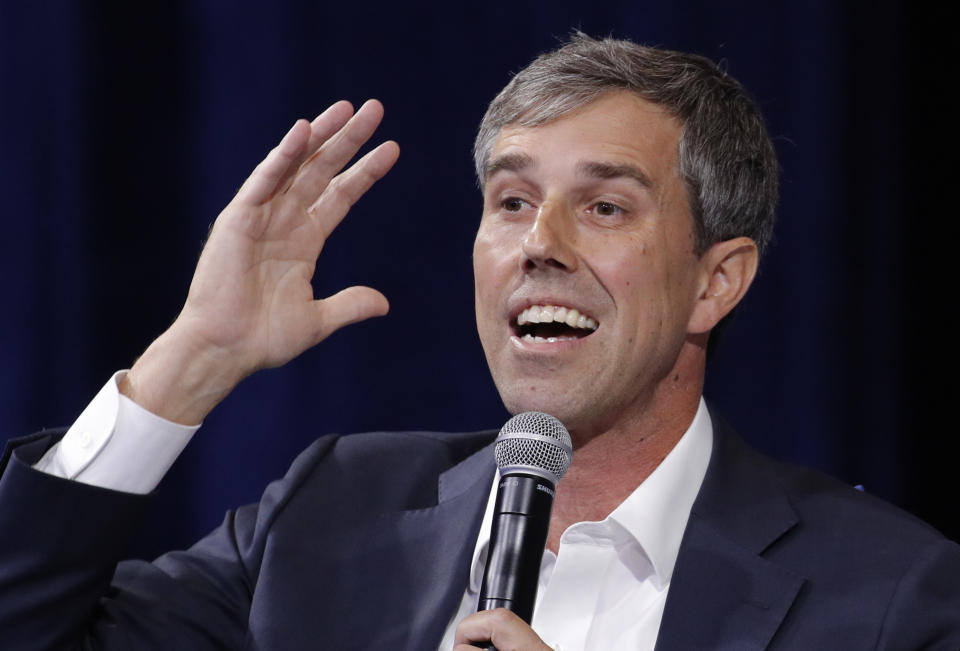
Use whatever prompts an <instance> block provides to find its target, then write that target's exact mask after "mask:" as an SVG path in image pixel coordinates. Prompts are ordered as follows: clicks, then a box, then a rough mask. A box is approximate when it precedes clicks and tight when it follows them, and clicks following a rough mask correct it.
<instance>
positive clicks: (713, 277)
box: [687, 237, 758, 334]
mask: <svg viewBox="0 0 960 651" xmlns="http://www.w3.org/2000/svg"><path fill="white" fill-rule="evenodd" d="M757 262H758V253H757V245H756V243H755V242H754V241H753V240H752V239H750V238H749V237H735V238H733V239H731V240H724V241H723V242H717V243H716V244H714V245H713V246H711V247H710V248H709V249H707V251H706V252H705V253H704V254H703V255H702V256H701V257H700V279H699V283H700V285H699V289H700V293H699V295H698V296H697V301H696V303H695V304H694V306H693V312H692V313H691V315H690V323H689V324H688V326H687V331H688V332H689V333H691V334H699V333H705V332H709V331H710V330H711V329H712V328H713V327H714V326H715V325H717V323H719V322H720V319H722V318H723V317H725V316H727V314H729V313H730V312H731V310H733V308H735V307H736V306H737V303H739V302H740V299H742V298H743V296H744V295H745V294H746V293H747V290H748V289H749V288H750V283H752V282H753V278H754V276H756V274H757Z"/></svg>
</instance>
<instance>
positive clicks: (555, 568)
mask: <svg viewBox="0 0 960 651" xmlns="http://www.w3.org/2000/svg"><path fill="white" fill-rule="evenodd" d="M123 373H124V371H120V372H119V373H117V374H116V375H114V376H113V377H112V378H111V379H110V380H109V381H108V382H107V384H106V385H105V386H104V387H103V389H101V391H100V392H99V393H98V394H97V396H96V397H95V398H94V399H93V401H91V403H90V404H89V405H88V406H87V408H86V409H85V410H84V411H83V413H82V414H81V415H80V417H79V418H78V419H77V421H76V422H75V423H74V424H73V426H72V427H70V429H69V430H68V431H67V433H66V434H65V435H64V437H63V439H62V440H61V441H60V443H58V444H57V445H55V446H54V447H52V448H51V449H50V450H49V451H48V452H47V453H46V454H45V455H44V456H43V458H41V459H40V461H38V462H37V464H36V466H35V467H36V468H37V469H39V470H42V471H44V472H48V473H50V474H53V475H57V476H59V477H65V478H68V479H74V480H76V481H81V482H84V483H88V484H93V485H95V486H101V487H104V488H111V489H114V490H121V491H127V492H131V493H141V494H144V493H149V492H150V491H152V490H153V489H154V488H155V487H156V486H157V484H159V483H160V480H161V479H162V478H163V475H164V474H165V473H166V471H167V470H168V469H169V467H170V466H171V465H172V464H173V462H174V461H175V460H176V458H177V456H178V455H179V454H180V453H181V452H182V451H183V448H184V447H186V445H187V443H188V442H189V441H190V438H191V437H192V436H193V434H194V433H195V432H196V431H197V429H199V425H198V426H196V427H187V426H183V425H178V424H176V423H172V422H170V421H167V420H165V419H163V418H160V417H159V416H156V415H154V414H152V413H150V412H148V411H146V410H145V409H143V408H142V407H140V406H139V405H137V404H136V403H134V402H133V401H132V400H130V399H129V398H127V397H126V396H123V395H122V394H120V393H119V391H118V389H117V385H118V383H119V381H120V379H121V378H122V377H123V375H122V374H123ZM712 446H713V434H712V425H711V422H710V414H709V413H708V411H707V408H706V405H705V404H704V402H703V400H702V399H701V400H700V405H699V408H698V409H697V413H696V416H695V417H694V419H693V422H692V423H691V424H690V427H689V428H688V429H687V431H686V433H685V434H684V435H683V437H682V438H681V439H680V441H679V442H678V443H677V445H676V446H675V447H674V449H673V450H672V451H671V452H670V454H668V455H667V457H666V458H665V459H664V460H663V461H662V462H661V463H660V465H659V466H658V467H657V468H656V469H655V470H654V471H653V473H651V474H650V476H649V477H647V479H646V480H645V481H644V482H643V483H642V484H640V485H639V486H638V487H637V488H636V490H634V491H633V493H631V494H630V496H629V497H627V499H626V500H624V501H623V502H622V503H621V504H620V505H619V506H618V507H617V508H616V509H614V511H613V512H612V513H611V514H610V515H609V516H607V517H606V518H605V519H604V520H603V521H602V522H578V523H575V524H573V525H571V526H570V527H568V528H567V530H566V531H564V533H563V535H562V536H561V538H560V547H559V553H558V554H556V555H555V554H554V553H553V552H551V551H550V550H546V551H544V555H543V561H542V563H541V565H540V581H539V589H538V593H537V605H536V608H535V610H534V617H533V629H534V630H535V631H536V632H537V634H538V635H540V637H541V638H542V639H543V640H544V642H546V643H547V644H548V645H550V646H551V647H552V648H553V649H555V650H556V651H580V650H586V649H591V650H592V649H603V650H617V649H631V650H650V651H652V649H653V648H654V645H655V644H656V641H657V632H658V630H659V628H660V620H661V618H662V616H663V608H664V605H665V603H666V598H667V591H668V589H669V587H670V577H671V576H672V574H673V566H674V564H675V563H676V560H677V553H678V552H679V549H680V540H681V538H682V537H683V532H684V529H685V528H686V525H687V519H688V518H689V516H690V509H691V507H692V506H693V501H694V499H695V498H696V495H697V493H698V492H699V490H700V485H701V484H702V483H703V478H704V475H705V474H706V470H707V464H708V462H709V460H710V453H711V450H712ZM496 487H497V482H496V478H495V481H494V482H493V484H492V486H491V488H490V495H489V497H488V499H487V508H486V511H485V513H484V516H483V522H482V523H481V526H480V534H479V536H478V538H477V542H476V545H475V546H474V551H473V558H472V564H471V570H470V581H469V584H468V585H467V587H466V590H465V591H464V594H463V597H462V599H461V601H460V607H459V609H458V611H457V612H456V613H455V614H454V616H453V617H452V618H451V619H450V622H449V624H448V626H447V630H446V632H445V634H444V637H443V639H442V641H441V644H440V647H439V648H440V650H441V651H448V650H449V649H451V648H452V647H453V640H454V633H455V631H456V626H457V624H458V623H459V622H460V620H462V619H463V618H464V617H466V616H467V615H469V614H470V613H472V612H474V611H475V610H476V605H477V598H478V596H479V592H480V584H481V582H482V579H483V570H484V565H485V562H486V556H487V548H488V546H489V542H490V527H491V523H492V520H493V507H494V499H495V496H496Z"/></svg>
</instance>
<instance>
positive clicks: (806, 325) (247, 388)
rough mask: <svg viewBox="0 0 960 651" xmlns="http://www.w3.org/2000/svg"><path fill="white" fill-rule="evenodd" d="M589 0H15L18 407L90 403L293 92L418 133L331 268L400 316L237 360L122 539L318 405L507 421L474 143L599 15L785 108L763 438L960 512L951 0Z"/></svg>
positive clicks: (443, 421) (322, 409) (235, 467)
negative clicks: (944, 114) (942, 1)
mask: <svg viewBox="0 0 960 651" xmlns="http://www.w3.org/2000/svg"><path fill="white" fill-rule="evenodd" d="M585 4H586V3H582V2H569V1H566V0H555V1H554V2H551V3H543V4H533V3H531V4H527V3H522V2H513V3H485V4H469V3H464V4H462V5H461V4H457V3H439V2H438V3H417V2H408V3H383V5H382V6H376V5H374V6H369V5H363V4H357V3H330V2H319V1H306V0H273V1H271V2H231V3H228V2H218V1H216V0H189V1H187V0H171V1H170V2H165V3H161V4H153V5H147V6H139V5H138V3H127V2H79V1H73V2H71V1H67V0H59V1H57V0H50V1H48V2H36V3H33V2H31V3H27V2H14V1H13V0H3V1H2V2H0V190H2V195H0V197H2V203H0V219H2V225H3V230H2V233H3V237H0V246H2V257H0V259H2V265H3V267H2V273H3V276H2V277H3V282H4V283H5V290H6V296H5V307H4V310H3V318H2V319H0V327H2V338H0V342H2V346H3V360H4V362H5V363H4V364H3V367H2V370H0V423H2V425H3V428H4V430H3V438H11V437H14V436H18V435H23V434H27V433H30V432H32V431H35V430H38V429H40V428H43V427H51V426H58V425H68V424H69V423H70V422H72V420H73V419H74V418H75V417H76V415H77V414H78V413H79V412H80V410H81V409H82V408H83V406H84V405H85V404H86V402H87V401H88V400H89V399H90V398H91V397H92V396H93V395H94V394H95V392H96V391H97V390H98V389H99V387H100V386H101V385H102V384H103V382H104V381H106V379H107V378H108V377H109V376H110V374H111V373H112V372H113V371H114V370H116V369H118V368H124V367H129V366H130V365H131V364H132V363H133V361H134V359H135V358H136V356H137V355H138V354H139V353H140V352H141V351H142V350H143V349H144V348H145V347H146V345H147V344H148V343H149V342H150V340H151V339H152V338H153V337H155V336H156V335H158V334H159V333H160V332H162V331H163V330H164V328H165V327H166V326H167V325H168V324H169V323H170V322H171V321H172V320H173V318H174V317H175V316H176V314H177V312H178V311H179V309H180V306H181V305H182V301H183V299H184V297H185V295H186V290H187V287H188V285H189V281H190V277H191V273H192V270H193V266H194V264H195V261H196V259H197V255H198V253H199V251H200V248H201V246H202V242H203V240H204V237H205V235H206V232H207V229H208V228H209V225H210V224H211V222H212V221H213V219H214V218H215V217H216V215H217V213H218V212H219V210H220V209H221V208H222V207H223V206H224V205H225V204H226V203H227V201H229V199H230V197H231V196H232V195H233V193H234V192H235V191H236V189H237V188H238V187H239V185H240V183H241V182H242V181H243V179H244V178H245V177H246V176H247V174H248V173H249V172H250V171H251V170H252V168H253V167H254V166H255V165H256V164H257V163H258V162H259V161H260V160H261V158H262V157H263V156H264V155H265V153H266V152H267V151H268V150H269V149H270V148H271V147H272V146H273V145H274V144H275V143H276V142H277V141H278V140H279V138H280V137H281V136H282V135H283V134H284V133H285V132H286V130H287V129H288V128H289V127H290V125H291V124H292V123H293V121H294V120H295V119H296V118H298V117H308V118H312V117H313V116H315V115H316V114H317V113H319V112H320V111H321V110H322V109H323V108H325V107H326V106H327V105H329V104H330V103H332V102H333V101H335V100H337V99H340V98H346V99H350V100H351V101H353V102H354V103H355V104H356V105H359V104H360V103H361V102H362V101H364V100H365V99H366V98H368V97H377V98H379V99H381V100H382V101H383V102H384V104H385V106H386V111H387V114H386V119H385V121H384V123H383V125H382V126H381V129H380V131H379V134H378V135H379V136H381V137H382V138H392V139H395V140H397V141H398V142H399V143H400V146H401V152H402V153H401V158H400V162H399V163H398V165H397V167H396V168H395V169H394V171H392V172H391V173H390V174H389V175H388V176H387V178H386V179H384V180H383V181H382V182H381V183H379V184H378V185H377V186H376V187H375V188H374V189H373V190H372V191H371V192H370V193H369V195H368V196H367V197H365V198H364V199H363V200H362V201H361V202H360V203H359V204H358V205H357V206H356V207H355V209H354V210H353V212H352V213H351V214H350V215H349V216H348V217H347V219H346V221H345V222H344V223H343V225H342V226H341V227H340V229H338V230H337V231H336V233H335V235H334V236H333V237H332V238H331V240H330V241H329V243H328V245H327V248H326V249H325V251H324V252H323V255H322V257H321V260H320V264H319V265H318V269H317V274H316V282H315V286H316V290H317V293H318V294H322V295H327V294H329V293H332V292H333V291H336V290H337V289H339V288H341V287H344V286H346V285H348V284H357V283H363V284H369V285H371V286H374V287H377V288H379V289H381V290H382V291H383V292H384V293H385V294H386V295H387V296H388V297H389V298H390V300H391V304H392V310H391V313H390V315H389V316H388V317H386V318H384V319H378V320H374V321H371V322H368V323H364V324H361V325H358V326H354V327H351V328H348V329H346V330H344V331H341V332H339V333H337V334H336V335H334V336H333V337H332V338H331V339H330V340H328V341H327V342H325V343H324V344H323V345H321V346H320V347H318V348H317V349H315V350H312V351H310V352H308V353H307V354H305V355H303V356H302V357H301V358H299V359H297V360H295V361H294V362H292V363H291V364H289V365H288V366H286V367H284V368H282V369H279V370H272V371H267V372H263V373H260V374H257V375H256V376H254V377H252V378H250V379H248V380H247V381H245V382H244V383H243V384H242V385H241V386H240V387H239V388H238V389H237V390H236V391H235V392H234V393H233V394H232V395H231V396H230V397H229V398H228V399H227V400H226V402H225V403H224V404H223V405H221V407H220V408H218V409H217V410H216V411H215V412H214V413H213V414H212V415H211V416H210V417H209V419H208V420H207V422H206V424H205V426H204V428H203V429H202V430H201V432H200V433H199V435H198V436H197V437H196V439H195V440H194V441H193V442H192V443H191V445H190V447H189V448H188V450H187V451H186V453H185V454H184V455H183V457H182V458H181V459H180V460H179V461H178V462H177V464H176V465H175V466H174V468H173V470H172V471H171V473H170V475H169V476H168V478H167V479H166V480H165V482H164V483H163V485H162V486H161V489H160V491H159V495H158V499H157V501H156V507H155V509H154V511H153V514H152V516H151V519H150V522H148V524H147V525H146V527H145V529H144V532H143V535H142V536H141V538H140V539H139V540H138V541H136V542H135V544H134V546H133V549H132V553H134V554H138V555H143V556H152V555H155V554H156V553H158V552H161V551H163V550H166V549H169V548H172V547H182V546H184V545H188V544H189V543H190V542H191V541H193V540H194V539H196V538H197V537H198V536H200V535H202V534H203V533H204V532H206V531H208V530H209V529H211V528H212V527H214V526H215V525H216V524H217V523H218V522H219V521H220V519H221V518H222V515H223V512H224V511H225V510H226V509H228V508H230V507H232V506H235V505H238V504H242V503H245V502H250V501H255V500H257V499H258V496H259V494H260V492H261V491H262V489H263V488H264V486H265V485H266V483H267V482H268V481H270V480H271V479H274V478H276V477H278V476H280V475H282V474H283V472H284V471H285V469H286V467H287V466H288V464H289V463H290V461H291V460H292V458H293V457H294V456H295V455H296V453H297V452H299V451H300V450H301V449H303V448H304V447H305V446H306V445H307V444H308V443H309V442H310V441H312V440H313V439H314V438H316V437H317V436H320V435H323V434H325V433H329V432H344V433H348V432H356V431H364V430H372V429H452V430H471V429H480V428H497V427H499V426H500V425H501V424H502V422H503V421H504V420H505V419H506V417H507V414H506V413H505V411H504V410H503V407H502V406H501V405H500V403H499V400H498V398H497V395H496V391H495V389H494V388H493V385H492V382H491V381H490V378H489V374H488V371H487V369H486V365H485V362H484V358H483V353H482V351H481V349H480V345H479V342H478V340H477V336H476V332H475V328H474V314H473V291H472V290H473V282H472V265H471V246H472V239H473V235H474V232H475V228H476V225H477V223H478V218H479V214H480V208H481V201H480V196H479V193H478V191H477V189H476V186H475V181H474V179H473V171H472V162H471V155H470V148H471V145H472V140H473V136H474V134H475V130H476V127H477V124H478V122H479V120H480V118H481V116H482V114H483V112H484V110H485V107H486V104H487V103H488V102H489V101H490V99H492V97H493V96H494V94H495V93H496V92H497V91H498V90H499V89H500V88H501V87H502V86H503V84H505V83H506V81H507V80H508V78H509V73H510V72H512V71H516V70H518V69H520V68H521V67H523V66H524V65H525V64H526V63H528V62H529V61H530V60H531V59H532V58H533V57H534V56H535V55H536V54H538V53H539V52H542V51H544V50H547V49H550V48H552V47H554V46H555V45H556V44H557V43H558V41H559V40H560V39H562V38H564V37H565V36H566V35H567V34H569V33H570V31H571V30H572V29H574V28H579V29H582V30H583V31H585V32H587V33H589V34H591V35H594V36H602V35H607V34H612V35H614V36H616V37H624V38H630V39H633V40H636V41H639V42H642V43H647V44H651V45H663V46H666V47H670V48H677V49H683V50H690V51H694V52H698V53H700V54H704V55H706V56H709V57H711V58H713V59H715V60H721V61H722V62H723V66H724V67H725V68H727V69H728V70H729V71H730V72H731V73H732V74H733V75H734V76H736V77H737V78H738V79H740V80H741V81H742V82H743V83H744V85H745V86H746V87H747V88H748V89H749V91H750V92H751V94H752V95H753V96H754V97H755V98H756V99H757V101H758V102H759V103H760V105H761V106H762V108H763V110H764V113H765V115H766V117H767V119H768V124H769V128H770V131H771V133H772V135H773V136H774V138H775V141H776V145H777V149H778V152H779V154H780V160H781V164H782V166H783V173H782V199H781V207H780V221H779V224H778V226H777V231H776V236H775V241H774V244H773V246H772V247H771V250H770V253H769V256H768V257H767V259H766V260H765V261H764V263H763V265H762V267H761V273H760V275H759V278H758V280H757V282H756V283H755V286H754V288H753V289H752V291H751V293H750V294H749V296H748V297H747V299H746V303H745V305H744V306H743V307H742V309H741V311H740V313H739V315H738V316H737V318H736V320H735V321H734V323H733V325H732V327H731V328H730V329H729V331H728V333H727V334H726V336H725V339H724V341H723V344H722V347H721V348H720V349H719V351H718V352H717V354H716V358H715V359H714V361H713V363H712V364H711V367H710V369H709V371H708V379H707V389H706V394H707V397H708V399H709V400H711V401H712V403H713V404H714V405H715V406H717V407H718V408H719V409H720V411H721V412H722V413H723V414H724V415H725V417H726V418H727V419H728V420H729V421H730V422H731V423H732V424H733V425H734V426H735V427H736V428H737V429H738V430H739V431H740V432H741V433H742V435H743V436H744V437H745V438H746V439H748V440H749V441H750V442H751V443H753V444H754V445H755V446H757V447H758V448H760V449H762V450H764V451H765V452H768V453H770V454H773V455H775V456H778V457H780V458H783V459H786V460H790V461H794V462H797V463H802V464H805V465H808V466H813V467H815V468H819V469H822V470H824V471H826V472H829V473H831V474H833V475H835V476H838V477H840V478H841V479H843V480H844V481H847V482H849V483H851V484H863V485H864V486H865V487H866V490H867V491H869V492H872V493H875V494H877V495H879V496H881V497H883V498H885V499H888V500H891V501H893V502H895V503H897V504H899V505H900V506H902V507H904V508H907V509H909V510H911V511H913V512H914V513H916V514H918V515H919V516H921V517H923V518H924V519H927V520H928V521H930V522H932V523H933V524H934V525H935V526H937V527H938V528H939V529H941V530H942V531H944V532H945V533H947V534H948V535H950V536H951V537H954V538H958V537H960V518H958V517H957V515H956V509H955V507H954V506H953V504H952V500H951V499H950V498H951V497H952V495H953V494H955V493H956V490H955V489H954V488H953V484H952V481H951V479H952V474H953V466H954V464H953V459H952V457H951V456H950V451H951V443H952V441H951V439H952V438H953V436H954V432H953V431H952V430H953V427H952V423H951V421H952V420H953V419H952V418H951V411H952V406H953V405H952V402H951V399H952V397H953V393H954V391H953V385H954V383H953V379H952V376H953V359H952V358H951V352H952V351H951V348H952V339H953V336H952V333H951V330H952V325H953V324H952V320H953V319H952V317H949V305H950V303H951V299H952V297H953V296H954V292H952V291H951V290H952V289H953V286H952V283H951V280H952V278H951V274H950V266H951V265H950V264H949V262H950V256H951V253H952V252H951V251H950V243H949V241H948V238H947V235H946V233H945V228H944V227H943V226H941V224H945V223H949V222H948V220H949V213H948V212H947V209H948V208H947V206H948V204H947V203H946V199H945V197H947V196H949V193H950V190H951V188H950V185H949V181H946V180H945V181H944V182H943V183H941V182H940V181H938V180H936V179H935V178H934V172H933V168H935V167H936V166H935V165H932V164H931V163H932V162H933V161H934V160H936V158H935V157H937V156H938V155H940V151H941V150H942V149H944V148H945V147H944V142H943V139H944V138H943V133H944V132H945V131H948V130H947V129H944V128H941V127H940V126H939V124H940V118H939V116H938V115H937V114H936V113H935V110H936V108H937V107H938V106H940V99H939V98H938V96H937V94H936V92H935V91H934V90H933V89H935V88H936V87H937V84H935V83H932V82H931V83H928V80H933V79H935V78H943V77H944V76H948V75H949V69H950V65H949V63H950V61H949V59H946V58H941V57H938V56H936V55H935V54H934V52H933V51H932V50H931V47H932V46H931V42H932V41H934V40H935V39H933V37H931V36H930V35H929V34H928V31H927V30H928V25H930V24H933V23H935V22H936V21H935V18H931V17H929V16H928V15H926V14H925V13H922V10H921V9H913V8H909V7H908V3H906V2H883V1H879V2H874V3H842V2H833V1H828V0H804V1H802V2H801V1H799V0H784V1H782V2H768V1H760V0H743V1H725V2H716V1H708V0H684V1H680V2H677V1H672V2H666V1H646V2H644V1H640V2H637V1H634V2H616V1H613V0H597V1H595V2H593V3H591V4H592V6H591V7H590V8H585ZM944 49H945V48H944ZM402 464H403V460H402V459H398V467H397V472H416V468H405V467H403V465H402ZM358 480H359V478H358Z"/></svg>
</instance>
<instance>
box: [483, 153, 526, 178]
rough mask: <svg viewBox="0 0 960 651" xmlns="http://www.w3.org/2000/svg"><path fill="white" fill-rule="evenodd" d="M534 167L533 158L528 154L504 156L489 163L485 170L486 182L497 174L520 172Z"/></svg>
mask: <svg viewBox="0 0 960 651" xmlns="http://www.w3.org/2000/svg"><path fill="white" fill-rule="evenodd" d="M533 165H534V160H533V157H532V156H528V155H527V154H503V155H501V156H497V157H496V158H494V159H493V160H491V161H490V162H488V163H487V166H486V168H485V169H484V172H485V176H484V180H486V179H489V178H490V177H491V176H493V175H494V174H496V173H497V172H519V171H521V170H523V169H526V168H528V167H533Z"/></svg>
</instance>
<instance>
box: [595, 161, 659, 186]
mask: <svg viewBox="0 0 960 651" xmlns="http://www.w3.org/2000/svg"><path fill="white" fill-rule="evenodd" d="M577 173H579V174H580V175H582V176H590V177H593V178H597V179H617V178H628V179H633V180H634V181H636V182H637V183H639V184H640V185H642V186H643V187H644V188H646V189H647V190H653V188H654V187H655V185H656V184H655V183H654V182H653V179H651V178H650V176H649V175H647V173H646V172H644V171H643V170H642V169H640V168H639V167H636V166H634V165H626V164H622V163H605V162H602V161H584V162H582V163H578V164H577Z"/></svg>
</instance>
